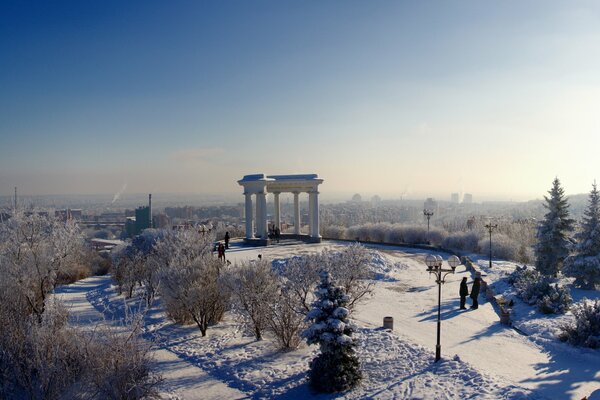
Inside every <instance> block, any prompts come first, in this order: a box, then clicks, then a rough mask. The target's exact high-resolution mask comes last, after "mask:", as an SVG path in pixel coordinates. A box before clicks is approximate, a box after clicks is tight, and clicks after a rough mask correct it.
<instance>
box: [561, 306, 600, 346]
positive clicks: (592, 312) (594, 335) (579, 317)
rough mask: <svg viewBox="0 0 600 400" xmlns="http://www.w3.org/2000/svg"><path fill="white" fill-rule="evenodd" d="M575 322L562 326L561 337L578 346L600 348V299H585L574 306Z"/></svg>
mask: <svg viewBox="0 0 600 400" xmlns="http://www.w3.org/2000/svg"><path fill="white" fill-rule="evenodd" d="M573 316H575V323H574V324H572V325H565V326H563V327H562V334H561V335H560V339H561V340H562V341H565V342H569V343H571V344H574V345H576V346H585V347H591V348H592V349H600V300H595V301H592V300H587V299H583V300H582V301H581V302H579V303H577V304H576V305H575V306H574V307H573Z"/></svg>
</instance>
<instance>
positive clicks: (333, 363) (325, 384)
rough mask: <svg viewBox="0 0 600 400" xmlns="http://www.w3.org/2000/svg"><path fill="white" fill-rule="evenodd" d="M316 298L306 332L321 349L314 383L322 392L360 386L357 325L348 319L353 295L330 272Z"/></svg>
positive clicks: (312, 376)
mask: <svg viewBox="0 0 600 400" xmlns="http://www.w3.org/2000/svg"><path fill="white" fill-rule="evenodd" d="M315 296H316V300H315V301H314V303H313V305H312V306H313V308H312V309H311V311H310V312H309V313H308V315H307V319H308V320H311V321H312V322H313V323H312V325H311V326H309V327H308V329H306V330H305V331H304V333H303V336H304V338H306V341H307V343H308V344H319V346H320V350H321V353H320V354H319V355H318V356H317V357H316V358H315V359H313V360H312V361H311V363H310V372H309V378H310V384H311V386H312V387H313V388H314V389H316V390H317V391H320V392H339V391H343V390H347V389H350V388H352V387H354V386H356V385H357V384H358V383H359V382H360V380H361V378H362V375H361V372H360V365H359V362H358V357H357V355H356V351H355V347H356V340H355V339H353V338H352V333H353V332H354V331H355V327H354V325H353V324H351V323H350V322H349V320H348V315H349V313H350V312H349V311H348V308H347V305H348V302H349V296H348V295H346V293H345V291H344V289H343V288H342V287H338V286H334V284H333V283H332V282H331V278H330V276H329V274H328V273H327V272H322V273H321V283H320V284H319V286H317V288H316V290H315Z"/></svg>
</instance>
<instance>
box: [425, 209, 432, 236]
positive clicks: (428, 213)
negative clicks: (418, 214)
mask: <svg viewBox="0 0 600 400" xmlns="http://www.w3.org/2000/svg"><path fill="white" fill-rule="evenodd" d="M423 215H424V216H426V217H427V233H429V220H430V219H431V216H432V215H433V211H431V210H428V209H424V210H423Z"/></svg>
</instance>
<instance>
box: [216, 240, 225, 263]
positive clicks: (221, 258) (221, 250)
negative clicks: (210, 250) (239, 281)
mask: <svg viewBox="0 0 600 400" xmlns="http://www.w3.org/2000/svg"><path fill="white" fill-rule="evenodd" d="M217 251H218V254H219V261H222V262H225V246H224V245H223V243H221V242H219V247H218V250H217Z"/></svg>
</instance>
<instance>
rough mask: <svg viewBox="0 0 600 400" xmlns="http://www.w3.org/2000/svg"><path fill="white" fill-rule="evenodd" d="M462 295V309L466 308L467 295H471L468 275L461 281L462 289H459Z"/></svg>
mask: <svg viewBox="0 0 600 400" xmlns="http://www.w3.org/2000/svg"><path fill="white" fill-rule="evenodd" d="M458 294H459V295H460V309H461V310H466V309H467V307H465V302H466V301H467V296H468V295H469V287H468V286H467V277H466V276H465V277H463V278H462V281H460V290H459V291H458Z"/></svg>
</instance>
